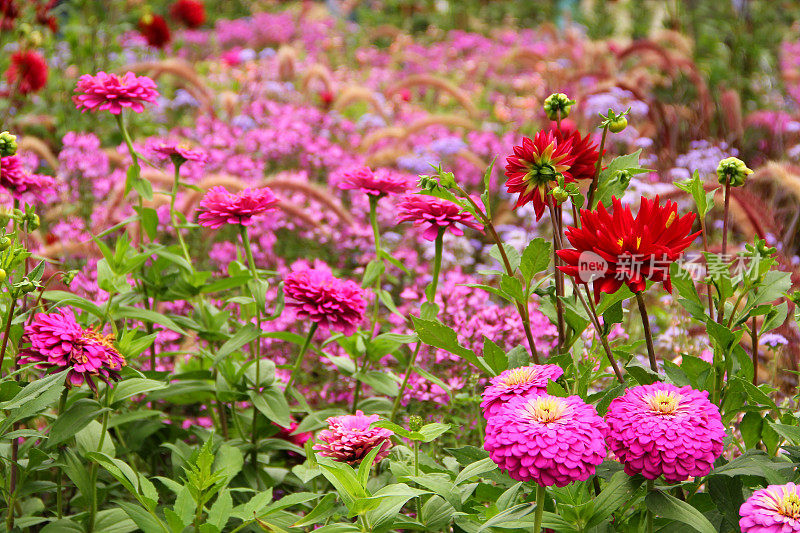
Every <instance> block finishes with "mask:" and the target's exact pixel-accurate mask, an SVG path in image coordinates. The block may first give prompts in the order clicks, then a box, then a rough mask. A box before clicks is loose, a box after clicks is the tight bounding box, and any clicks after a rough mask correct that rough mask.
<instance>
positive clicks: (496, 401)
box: [481, 365, 564, 419]
mask: <svg viewBox="0 0 800 533" xmlns="http://www.w3.org/2000/svg"><path fill="white" fill-rule="evenodd" d="M563 373H564V371H563V370H562V369H561V367H560V366H558V365H530V366H521V367H518V368H511V369H508V370H505V371H504V372H502V373H501V374H500V375H499V376H495V377H493V378H492V379H490V380H489V383H490V385H489V386H488V387H486V389H484V391H483V394H482V395H481V398H482V401H481V409H483V416H484V418H487V419H488V418H489V417H491V416H494V415H496V414H497V413H498V411H500V409H501V408H502V406H503V404H505V403H508V401H509V400H511V399H512V398H514V397H516V396H525V397H527V396H535V395H537V394H544V393H546V392H547V384H548V383H549V382H550V381H555V380H557V379H558V378H559V377H561V375H562V374H563Z"/></svg>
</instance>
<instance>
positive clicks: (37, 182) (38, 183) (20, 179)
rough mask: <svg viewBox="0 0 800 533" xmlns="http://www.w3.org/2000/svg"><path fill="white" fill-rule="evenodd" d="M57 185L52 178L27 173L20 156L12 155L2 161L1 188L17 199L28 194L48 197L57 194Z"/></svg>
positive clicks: (0, 171) (0, 170)
mask: <svg viewBox="0 0 800 533" xmlns="http://www.w3.org/2000/svg"><path fill="white" fill-rule="evenodd" d="M55 185H56V183H55V180H54V179H53V178H52V177H51V176H44V175H40V174H31V173H29V172H27V171H26V170H25V169H24V168H23V166H22V161H21V160H20V158H19V156H16V155H12V156H8V157H3V158H2V159H0V186H2V187H3V188H5V189H6V190H8V191H9V192H10V193H11V194H12V195H13V196H15V197H19V196H20V195H21V194H22V193H26V192H30V193H33V194H34V195H35V196H42V197H46V196H48V195H49V194H53V193H54V192H55Z"/></svg>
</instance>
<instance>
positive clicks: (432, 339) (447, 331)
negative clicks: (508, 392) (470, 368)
mask: <svg viewBox="0 0 800 533" xmlns="http://www.w3.org/2000/svg"><path fill="white" fill-rule="evenodd" d="M411 320H412V322H413V323H414V329H415V330H416V332H417V335H418V336H419V340H420V341H421V342H423V343H425V344H428V345H430V346H433V347H435V348H441V349H442V350H447V351H448V352H450V353H452V354H454V355H457V356H459V357H461V358H462V359H464V360H465V361H467V362H469V363H472V364H473V365H475V366H476V367H477V368H478V369H480V370H483V371H486V372H488V373H491V371H490V369H489V368H488V367H487V366H486V363H484V362H483V361H482V360H479V359H478V356H477V355H475V352H473V351H472V350H470V349H468V348H465V347H463V346H461V344H459V342H458V336H457V335H456V332H455V331H453V329H452V328H450V327H448V326H445V325H444V324H442V323H441V322H439V321H435V320H425V319H423V318H418V317H415V316H413V315H412V317H411Z"/></svg>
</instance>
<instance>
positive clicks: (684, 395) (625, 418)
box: [605, 383, 725, 483]
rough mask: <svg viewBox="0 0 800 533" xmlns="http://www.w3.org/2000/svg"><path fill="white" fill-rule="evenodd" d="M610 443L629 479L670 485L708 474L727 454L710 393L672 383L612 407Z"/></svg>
mask: <svg viewBox="0 0 800 533" xmlns="http://www.w3.org/2000/svg"><path fill="white" fill-rule="evenodd" d="M605 419H606V423H607V424H608V427H609V432H608V437H606V442H607V443H608V447H609V448H610V449H611V451H612V452H614V454H615V455H616V456H617V459H619V462H621V463H622V464H623V465H624V466H625V472H627V473H628V475H631V476H632V475H634V474H639V473H641V474H642V475H643V476H644V477H646V478H647V479H656V478H657V477H658V476H660V475H661V474H664V478H665V479H666V480H667V482H668V483H678V482H681V481H683V480H685V479H687V478H688V477H689V476H695V477H696V476H705V475H706V474H708V473H709V472H710V471H711V468H712V467H713V465H714V461H715V460H716V458H717V457H719V456H720V454H721V453H722V439H724V438H725V427H724V426H723V425H722V418H721V417H720V414H719V409H718V408H717V406H716V405H714V404H712V403H711V402H710V401H708V392H707V391H698V390H694V389H692V388H691V387H688V386H686V387H683V388H680V389H679V388H678V387H676V386H675V385H671V384H668V383H653V384H650V385H639V386H637V387H633V388H630V389H628V390H626V391H625V394H623V395H622V396H620V397H619V398H615V399H614V400H613V401H612V402H611V404H610V405H609V407H608V412H607V413H606V417H605Z"/></svg>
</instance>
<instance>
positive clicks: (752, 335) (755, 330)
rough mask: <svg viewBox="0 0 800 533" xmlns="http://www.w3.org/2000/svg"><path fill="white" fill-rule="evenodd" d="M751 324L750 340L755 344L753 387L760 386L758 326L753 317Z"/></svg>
mask: <svg viewBox="0 0 800 533" xmlns="http://www.w3.org/2000/svg"><path fill="white" fill-rule="evenodd" d="M750 324H751V325H750V340H751V341H752V343H753V344H752V346H753V385H758V324H757V323H756V317H753V321H752V322H751V323H750Z"/></svg>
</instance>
